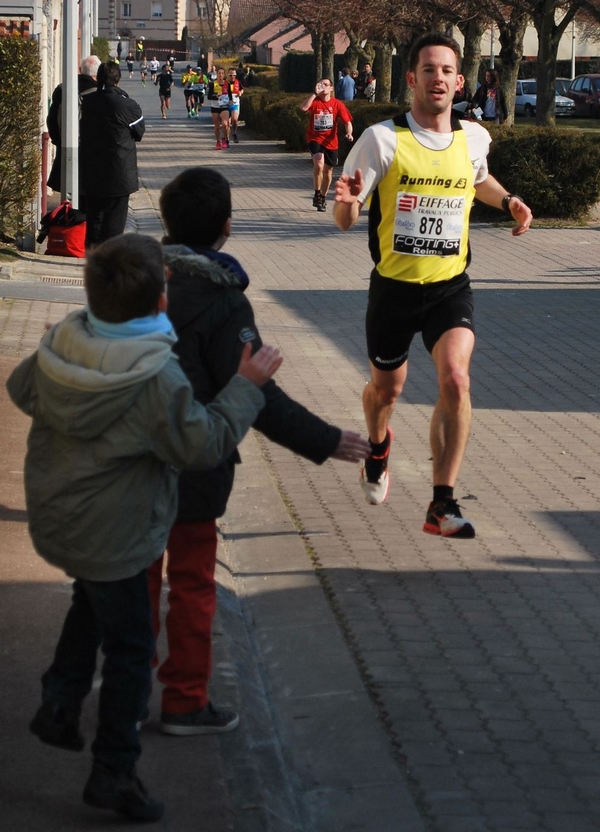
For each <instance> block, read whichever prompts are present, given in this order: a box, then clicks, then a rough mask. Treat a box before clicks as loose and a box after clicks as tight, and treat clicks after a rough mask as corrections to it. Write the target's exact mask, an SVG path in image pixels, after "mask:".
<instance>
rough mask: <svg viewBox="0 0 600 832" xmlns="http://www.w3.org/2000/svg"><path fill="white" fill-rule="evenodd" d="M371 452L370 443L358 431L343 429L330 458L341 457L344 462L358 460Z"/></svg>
mask: <svg viewBox="0 0 600 832" xmlns="http://www.w3.org/2000/svg"><path fill="white" fill-rule="evenodd" d="M370 453H371V445H370V443H369V441H368V440H367V439H363V437H362V436H361V435H360V434H359V433H353V432H352V431H351V430H343V431H342V435H341V438H340V441H339V443H338V446H337V448H336V449H335V451H334V452H333V453H332V454H331V457H332V459H342V460H343V461H344V462H360V460H361V459H366V458H367V457H368V456H369V454H370Z"/></svg>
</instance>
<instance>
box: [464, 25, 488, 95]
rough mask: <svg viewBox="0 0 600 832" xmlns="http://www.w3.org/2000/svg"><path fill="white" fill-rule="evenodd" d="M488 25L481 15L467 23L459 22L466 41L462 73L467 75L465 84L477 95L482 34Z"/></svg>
mask: <svg viewBox="0 0 600 832" xmlns="http://www.w3.org/2000/svg"><path fill="white" fill-rule="evenodd" d="M486 25H487V24H486V23H485V21H484V20H483V19H482V18H480V17H474V18H473V19H472V20H468V21H467V22H466V23H462V24H461V23H459V24H458V28H459V29H460V32H461V34H462V36H463V38H464V41H465V45H464V48H463V59H462V64H461V74H462V75H464V76H465V86H466V87H467V90H468V92H469V94H470V95H471V96H473V95H475V90H476V89H477V76H478V75H479V65H480V64H481V36H482V34H483V31H484V29H485V28H486Z"/></svg>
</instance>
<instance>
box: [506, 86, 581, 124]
mask: <svg viewBox="0 0 600 832" xmlns="http://www.w3.org/2000/svg"><path fill="white" fill-rule="evenodd" d="M536 102H537V81H536V80H535V78H532V79H531V80H526V81H517V95H516V97H515V115H517V116H530V117H531V116H534V115H535V106H536ZM554 112H555V115H557V116H572V115H574V112H575V104H574V103H573V101H571V99H570V98H566V97H565V96H564V95H558V93H557V94H556V97H555V105H554Z"/></svg>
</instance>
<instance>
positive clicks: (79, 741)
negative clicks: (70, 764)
mask: <svg viewBox="0 0 600 832" xmlns="http://www.w3.org/2000/svg"><path fill="white" fill-rule="evenodd" d="M29 730H30V731H31V733H32V734H35V735H36V737H39V739H41V741H42V742H45V743H46V744H47V745H54V746H55V747H56V748H66V749H67V751H82V750H83V747H84V746H85V740H84V739H83V736H82V735H81V732H80V730H79V711H74V710H72V709H70V708H64V707H63V706H62V705H57V704H56V703H54V702H44V703H43V705H42V706H41V707H40V708H39V709H38V712H37V713H36V715H35V716H34V718H33V719H32V721H31V722H30V724H29Z"/></svg>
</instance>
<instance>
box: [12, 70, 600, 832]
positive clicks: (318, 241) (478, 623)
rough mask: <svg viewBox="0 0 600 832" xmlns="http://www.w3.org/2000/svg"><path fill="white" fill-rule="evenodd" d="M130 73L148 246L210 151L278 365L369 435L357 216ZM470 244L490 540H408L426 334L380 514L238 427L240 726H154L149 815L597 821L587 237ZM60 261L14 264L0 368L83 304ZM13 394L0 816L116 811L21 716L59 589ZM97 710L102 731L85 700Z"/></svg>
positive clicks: (472, 463) (72, 825)
mask: <svg viewBox="0 0 600 832" xmlns="http://www.w3.org/2000/svg"><path fill="white" fill-rule="evenodd" d="M123 86H124V88H125V89H126V90H127V91H128V92H130V94H132V95H133V96H134V97H135V98H136V99H137V100H138V101H139V102H140V103H141V104H142V107H143V109H144V112H145V114H146V117H147V120H148V130H147V133H146V136H145V138H144V141H143V142H142V144H141V146H140V153H139V159H140V172H141V176H142V180H143V184H144V188H143V189H142V190H141V191H140V192H139V194H137V195H135V197H134V198H133V199H132V211H131V223H132V224H131V230H139V231H143V232H145V233H150V234H152V235H154V236H160V234H161V229H160V223H159V221H158V218H157V204H158V199H157V197H158V191H159V190H160V188H161V187H162V185H163V184H164V183H166V182H167V181H169V180H170V179H171V178H172V177H173V176H174V175H175V174H176V173H177V172H178V171H179V170H181V169H182V168H184V167H187V166H190V165H194V164H210V165H214V166H219V168H220V169H221V170H222V171H223V172H224V173H225V175H227V176H228V178H229V179H230V181H231V182H232V185H233V188H234V191H233V194H234V217H233V236H232V238H231V240H230V242H229V243H228V246H227V251H229V252H230V253H231V254H233V255H235V256H237V257H239V258H240V259H241V261H242V263H243V264H244V266H245V267H246V269H247V270H248V272H249V274H250V277H251V284H250V288H249V289H248V293H249V296H250V298H251V300H252V303H253V305H254V308H255V311H256V314H257V319H258V323H259V326H260V329H261V333H262V336H263V339H264V340H265V341H267V342H268V343H272V344H275V345H276V346H279V347H280V348H281V349H282V352H283V353H284V356H285V362H284V365H283V367H282V368H281V370H280V372H279V374H278V381H279V383H280V384H281V385H282V387H284V388H285V389H286V391H287V392H288V393H290V394H291V395H293V396H294V397H296V398H298V399H299V400H300V401H302V402H303V403H305V404H306V405H308V406H309V407H311V408H313V409H314V410H316V411H317V412H318V413H320V414H321V415H322V416H324V417H325V418H327V419H330V420H331V421H333V422H335V423H338V424H341V425H343V426H344V427H348V428H354V429H357V430H363V429H364V428H363V416H362V407H361V390H362V386H363V384H364V382H365V380H366V378H367V361H366V357H365V346H364V335H363V317H364V310H365V305H366V287H367V276H368V273H369V260H368V253H367V244H366V223H365V221H364V220H361V221H360V223H359V226H358V227H357V228H356V229H353V230H352V231H351V232H348V233H347V234H345V235H342V234H340V233H339V232H338V231H337V230H336V229H335V227H334V224H333V221H332V218H331V214H330V212H329V213H327V214H319V213H317V212H316V210H315V209H314V208H312V205H311V198H312V186H311V166H310V162H309V159H308V157H307V156H305V155H302V154H299V155H295V154H294V155H289V154H285V153H284V152H283V151H282V149H281V148H280V147H278V146H277V145H276V144H275V143H264V142H260V141H257V140H253V139H252V138H251V137H249V136H247V135H246V134H245V131H244V128H242V129H241V130H240V140H241V142H240V144H239V145H236V146H233V145H232V147H231V148H230V149H229V150H228V151H216V150H214V149H213V148H214V141H213V138H212V129H211V125H210V122H209V115H208V113H203V114H202V118H201V119H200V121H199V122H195V121H192V120H187V119H186V118H185V112H184V106H183V92H182V91H181V89H180V88H179V87H177V88H175V90H174V99H173V104H174V108H173V111H172V113H171V115H170V117H169V118H168V119H167V120H166V121H162V120H161V119H160V114H159V107H158V94H157V91H156V90H155V89H154V88H152V87H149V88H146V89H145V90H142V89H140V88H139V85H138V84H134V82H133V81H131V82H129V81H128V80H127V79H125V80H124V82H123ZM200 220H201V218H200ZM471 239H472V247H473V264H472V267H471V269H470V274H471V276H472V278H473V280H474V286H475V292H476V310H477V325H478V342H477V347H476V352H475V356H474V360H473V372H472V375H473V391H472V392H473V431H472V437H471V441H470V444H469V447H468V450H467V457H466V460H465V463H464V466H463V469H462V472H461V477H460V483H459V488H458V490H457V493H458V497H459V500H460V501H461V503H462V505H463V506H464V509H465V513H466V514H467V516H468V517H469V518H472V520H473V522H474V523H475V524H476V526H477V531H478V537H477V538H476V539H475V540H474V541H448V540H441V539H438V538H435V537H431V536H428V535H425V534H423V533H422V531H421V526H422V523H423V519H424V512H425V508H426V505H427V503H428V501H429V496H430V460H429V448H428V429H429V419H430V414H431V408H432V405H433V402H434V396H435V381H434V374H433V371H432V367H431V362H430V359H429V357H428V356H427V355H426V353H425V351H424V349H423V347H422V345H421V344H420V343H417V342H415V346H414V349H413V351H412V353H411V367H410V371H409V379H408V382H407V385H406V391H405V395H404V396H403V397H402V400H401V402H400V403H399V404H398V406H397V408H396V411H395V414H394V417H393V421H392V425H393V427H394V431H395V435H396V440H395V443H394V447H393V450H392V456H391V461H390V470H391V476H392V488H391V492H390V497H389V500H388V502H387V504H386V505H385V506H381V507H371V506H367V505H366V503H364V500H363V497H362V494H361V492H360V489H359V487H358V483H357V471H356V469H355V468H354V467H352V466H349V465H345V464H343V463H339V462H328V463H326V464H325V465H324V466H322V467H321V468H317V467H315V466H313V465H311V464H309V463H307V462H305V461H304V460H302V459H299V458H296V457H294V456H293V455H291V454H290V453H289V452H288V451H285V450H284V449H282V448H279V447H278V446H274V445H272V444H270V443H268V442H267V441H265V440H264V439H263V438H262V437H260V436H259V435H257V434H251V435H250V436H249V437H248V438H247V439H246V440H245V442H244V444H243V447H242V455H243V458H244V464H243V465H242V466H240V467H239V469H238V474H237V483H236V488H235V489H234V494H233V496H232V499H231V502H230V507H229V510H228V513H227V515H226V517H225V518H224V520H223V522H222V524H221V527H222V531H223V542H222V546H221V550H220V567H219V578H220V581H221V584H222V586H221V591H220V614H219V619H218V622H217V626H216V633H215V642H216V651H217V658H216V667H215V679H214V681H215V698H216V699H217V698H218V699H219V700H222V701H229V702H230V703H231V704H233V705H234V706H237V707H239V708H240V710H241V712H242V724H241V726H240V729H239V730H238V731H236V732H234V733H232V734H231V735H227V736H224V737H219V738H206V737H204V738H191V739H181V740H172V739H170V738H165V737H161V736H160V735H159V734H158V732H157V731H156V729H155V728H153V727H152V726H150V727H149V729H148V730H147V731H146V732H145V734H144V756H143V758H142V766H141V768H142V772H143V775H144V777H145V779H147V781H148V783H149V784H150V783H151V784H153V786H154V787H155V790H156V792H157V793H160V795H161V796H163V797H164V799H165V800H166V801H167V803H168V813H167V815H166V817H165V819H164V821H163V822H161V823H159V824H156V825H155V828H157V829H165V830H167V829H169V830H177V832H188V830H189V832H192V830H197V829H203V830H207V832H221V830H230V829H231V830H239V832H254V830H257V832H258V830H261V831H262V830H273V831H274V832H285V830H298V831H299V832H300V830H302V832H336V830H339V831H340V832H354V830H356V832H484V831H485V832H517V830H538V832H554V830H557V832H558V830H560V832H588V831H589V832H592V830H593V832H597V830H598V829H600V800H599V798H598V784H599V782H600V756H599V754H598V751H599V743H600V671H599V664H598V655H599V652H600V651H599V647H600V644H599V641H600V603H599V601H600V574H599V567H598V557H599V554H600V512H599V510H598V494H599V493H600V481H599V480H600V474H599V471H600V458H599V457H600V422H599V418H598V409H599V404H600V387H599V385H598V381H597V373H596V370H595V365H596V361H597V355H596V354H597V344H598V334H597V333H598V332H599V331H600V304H599V303H598V297H599V296H598V291H599V290H600V227H595V226H594V227H591V226H590V227H585V228H574V229H561V230H550V229H536V230H534V231H532V232H530V233H529V234H528V235H526V236H525V237H523V238H520V239H518V240H516V239H513V238H512V237H511V235H510V233H509V231H508V230H507V228H505V227H503V228H494V227H491V226H477V227H475V228H473V231H472V238H471ZM49 261H50V258H48V260H44V259H43V258H40V257H36V258H29V259H24V260H23V261H19V263H18V264H17V265H16V266H14V267H13V268H12V269H10V270H8V271H10V274H8V272H7V273H6V274H0V290H1V291H0V297H2V298H4V300H0V370H1V371H2V376H3V378H4V377H5V376H6V374H7V373H8V371H9V370H10V368H11V367H12V366H14V363H15V361H16V359H17V358H18V357H21V356H23V355H26V354H28V352H29V351H30V350H31V349H34V348H35V345H36V343H37V340H39V336H40V334H41V332H42V331H43V326H44V323H45V322H46V321H54V320H58V319H59V318H60V317H61V316H62V315H63V314H64V313H65V312H66V311H67V310H68V309H69V308H71V304H74V303H78V302H80V301H81V288H80V286H78V285H77V284H78V283H79V280H80V272H81V266H80V264H73V263H68V264H67V263H64V262H59V263H54V264H53V263H50V262H49ZM61 270H66V271H68V275H67V277H68V280H67V281H66V282H65V281H62V280H61ZM2 278H6V279H4V280H3V279H2ZM9 278H10V279H9ZM57 281H59V282H57ZM0 408H1V414H2V418H3V425H4V428H5V429H4V431H3V432H2V434H0V437H1V438H0V443H1V445H2V447H1V450H2V451H3V455H4V459H5V466H4V470H3V472H2V474H1V475H0V494H1V497H0V504H1V505H0V523H1V527H0V531H1V534H2V541H3V546H2V548H1V552H0V576H1V582H0V591H1V592H2V597H3V600H4V604H3V609H4V615H3V618H2V624H1V625H0V626H1V632H0V638H1V643H2V645H3V658H4V662H3V670H4V673H3V677H2V678H3V679H4V683H3V690H2V694H3V696H2V699H3V703H4V707H3V708H2V731H3V737H5V738H6V740H5V742H4V743H3V757H4V771H5V776H4V777H3V780H2V785H0V795H1V796H2V803H3V805H4V806H5V807H6V809H5V811H4V816H5V817H6V825H7V828H9V829H11V830H12V829H15V830H27V832H29V830H32V831H34V830H38V829H40V830H41V829H44V830H59V829H60V830H75V829H82V828H88V827H95V828H104V826H111V827H112V826H114V823H113V822H112V819H104V818H103V817H102V816H100V819H99V820H98V818H97V816H96V815H95V814H94V813H93V812H91V811H90V810H88V809H86V808H85V807H83V806H82V805H81V804H80V797H79V795H80V791H81V787H82V784H83V782H84V780H85V776H86V773H87V764H88V759H87V757H86V756H85V755H84V757H83V758H82V757H81V756H77V755H68V754H64V753H60V752H58V751H53V750H51V749H46V748H43V747H42V746H40V745H39V743H37V742H36V741H35V739H34V738H33V737H30V735H29V734H28V733H27V732H26V724H27V720H28V718H29V716H30V714H31V712H32V709H33V708H34V707H35V703H36V701H37V696H38V676H39V672H40V669H42V668H43V667H44V665H45V664H46V663H47V661H48V659H49V650H50V649H51V646H52V644H53V641H54V639H55V635H56V627H57V626H58V622H59V621H60V617H61V615H62V610H64V608H65V606H66V604H67V603H68V585H67V582H66V581H65V579H64V576H62V575H61V574H59V573H57V572H56V571H55V570H52V569H50V568H49V567H47V566H45V565H44V564H43V562H42V561H41V560H40V559H39V558H38V557H37V556H36V555H35V554H34V553H33V552H32V550H31V547H30V544H29V542H28V537H27V532H26V525H25V513H24V503H23V496H22V486H21V470H22V456H23V443H24V438H25V435H26V428H27V420H26V419H22V418H21V417H20V416H19V415H18V414H16V413H15V411H14V408H12V407H11V406H10V405H8V404H7V402H6V395H5V394H4V395H2V396H1V397H0ZM157 696H158V694H157V691H156V690H155V691H154V707H156V706H157V702H158V698H157ZM156 716H157V713H156V710H154V711H153V717H154V718H156ZM86 719H87V720H88V722H87V726H86V727H87V733H88V735H90V734H91V733H92V729H93V703H90V707H88V709H87V710H86ZM82 759H83V761H84V764H83V766H82ZM8 761H10V765H9V764H8Z"/></svg>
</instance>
